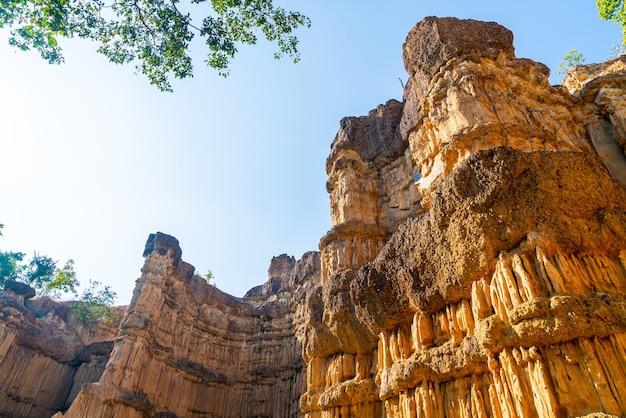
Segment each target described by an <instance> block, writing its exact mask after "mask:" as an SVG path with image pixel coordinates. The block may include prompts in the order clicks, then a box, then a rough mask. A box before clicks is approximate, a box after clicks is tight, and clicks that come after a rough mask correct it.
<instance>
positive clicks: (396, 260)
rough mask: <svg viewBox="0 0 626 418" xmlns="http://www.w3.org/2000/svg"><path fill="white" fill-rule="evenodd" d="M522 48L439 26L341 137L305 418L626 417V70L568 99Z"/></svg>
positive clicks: (416, 32)
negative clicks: (402, 79)
mask: <svg viewBox="0 0 626 418" xmlns="http://www.w3.org/2000/svg"><path fill="white" fill-rule="evenodd" d="M512 40H513V35H512V34H511V33H510V32H509V31H508V30H507V29H505V28H503V27H502V26H499V25H497V24H495V23H485V22H477V21H472V20H458V19H453V18H448V19H438V18H426V19H424V20H423V21H422V22H420V23H419V24H418V25H417V26H416V27H415V28H414V29H413V30H412V31H411V32H410V33H409V35H408V37H407V41H406V43H405V45H404V63H405V67H406V69H407V72H408V73H409V76H410V78H409V81H408V83H407V85H406V88H405V92H404V103H403V104H400V103H398V102H389V103H387V104H386V105H383V106H379V107H378V108H377V109H376V110H375V111H372V112H370V114H368V115H367V116H366V117H362V118H348V119H345V120H344V121H342V123H341V127H340V130H339V133H338V135H337V137H336V138H335V141H334V143H333V146H332V150H331V154H330V157H329V159H328V162H327V173H328V177H329V183H328V186H327V188H328V190H329V192H330V199H331V217H332V220H333V227H332V229H331V231H330V232H329V233H328V234H327V235H326V236H325V237H324V238H323V239H322V241H321V244H320V249H321V253H322V272H323V275H322V288H323V290H322V292H321V293H322V298H321V299H320V300H319V301H318V303H319V305H320V306H321V308H320V309H321V310H322V312H321V313H320V314H318V318H319V319H320V321H319V323H313V322H312V323H311V325H310V327H311V328H312V329H313V330H316V331H317V332H318V333H320V331H319V330H320V329H321V330H324V331H325V334H324V337H325V338H324V340H323V343H316V344H312V343H313V342H316V341H315V340H314V341H311V340H310V339H308V340H306V341H305V351H304V355H305V359H306V360H307V361H308V365H309V367H308V369H307V373H308V379H307V384H308V386H307V392H306V393H305V394H304V396H303V398H302V408H303V411H304V412H305V416H306V417H310V418H331V417H333V418H334V417H337V418H338V417H361V416H368V417H398V418H400V417H401V418H413V417H443V416H446V417H469V416H482V417H518V416H519V417H535V416H555V417H557V416H558V417H562V416H567V417H574V416H583V415H587V414H592V413H606V414H614V415H617V416H622V415H626V333H625V332H626V304H625V303H626V213H625V210H626V189H625V188H624V186H625V185H626V179H625V178H624V176H626V159H625V158H624V144H625V143H626V139H625V138H626V134H625V132H626V129H625V127H626V125H625V122H624V114H625V113H624V109H625V107H624V98H625V97H626V96H625V95H624V87H625V86H626V85H625V84H624V82H625V81H626V72H625V71H624V63H625V62H626V59H625V58H624V57H622V58H619V59H616V60H613V61H610V62H607V63H604V64H598V65H592V66H585V67H580V68H577V69H576V70H575V71H573V72H572V73H571V74H570V75H569V76H568V78H567V79H566V81H565V83H564V84H565V87H562V86H551V85H550V84H549V82H548V76H549V70H548V69H547V68H546V67H545V66H544V65H543V64H540V63H536V62H533V61H531V60H528V59H518V58H516V57H515V55H514V49H513V45H512ZM320 340H321V338H320Z"/></svg>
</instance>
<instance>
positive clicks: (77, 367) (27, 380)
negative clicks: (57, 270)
mask: <svg viewBox="0 0 626 418" xmlns="http://www.w3.org/2000/svg"><path fill="white" fill-rule="evenodd" d="M34 296H35V291H34V290H33V289H32V288H30V287H29V286H27V285H25V284H22V283H17V282H10V281H9V282H7V284H6V288H5V290H4V291H3V292H2V293H1V294H0V376H2V379H0V416H4V417H50V416H51V415H53V414H54V413H55V412H56V411H58V410H63V409H66V408H67V407H68V406H69V405H70V404H71V403H72V401H73V400H74V398H75V397H76V394H77V393H78V388H80V387H81V386H82V385H83V384H84V383H87V382H97V381H98V379H99V378H100V376H101V375H102V373H103V371H104V367H105V364H106V363H107V361H108V358H109V354H110V353H111V349H112V348H113V340H114V338H115V335H116V333H117V325H118V323H119V322H118V323H111V324H108V323H106V322H101V323H98V324H91V325H89V326H85V325H82V324H80V323H78V322H77V321H76V319H75V318H74V317H73V315H72V312H71V310H70V309H69V307H68V305H67V303H61V302H55V301H53V300H51V299H47V298H34ZM122 313H123V312H120V315H121V314H122Z"/></svg>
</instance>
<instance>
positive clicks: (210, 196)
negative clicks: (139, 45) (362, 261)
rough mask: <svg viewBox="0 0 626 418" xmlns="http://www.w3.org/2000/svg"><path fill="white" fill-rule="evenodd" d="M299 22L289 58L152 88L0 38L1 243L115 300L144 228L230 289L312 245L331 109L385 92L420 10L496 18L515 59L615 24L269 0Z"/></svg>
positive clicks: (484, 6) (585, 15) (138, 261)
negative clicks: (303, 19) (307, 22)
mask: <svg viewBox="0 0 626 418" xmlns="http://www.w3.org/2000/svg"><path fill="white" fill-rule="evenodd" d="M278 3H279V4H282V5H284V6H285V7H286V8H291V9H295V10H299V11H301V12H303V13H305V14H307V15H308V16H309V17H310V18H311V20H312V27H311V28H310V29H304V30H300V32H299V38H300V40H301V44H300V51H301V53H302V61H301V62H300V63H299V64H297V65H293V64H291V62H290V61H289V60H282V61H276V60H274V59H273V57H272V54H273V52H274V51H275V48H274V46H273V45H269V44H266V43H261V44H260V45H259V46H256V47H252V48H249V47H246V48H241V50H240V53H239V55H238V56H237V57H236V59H235V62H234V64H233V66H232V69H231V76H230V77H228V78H226V79H224V78H221V77H219V76H218V75H217V73H215V72H214V71H212V70H210V69H207V68H206V67H204V65H203V62H202V45H201V44H197V46H196V47H195V48H194V54H197V58H196V60H195V65H196V68H195V70H196V72H195V77H194V78H193V79H188V80H183V81H176V82H174V83H173V85H174V93H173V94H170V93H160V92H159V91H157V90H156V89H155V88H154V87H152V86H150V85H149V84H148V82H147V80H146V79H144V78H143V76H135V75H134V68H132V67H131V66H128V67H120V66H115V65H113V64H109V63H108V62H107V61H106V60H105V59H104V58H103V57H102V56H100V55H98V54H97V53H96V52H94V51H95V45H92V44H90V43H89V42H84V41H71V42H66V41H65V42H64V40H60V41H61V45H62V46H64V51H65V58H66V63H65V64H63V65H61V66H51V65H49V64H47V63H45V62H44V61H42V60H41V59H40V58H39V56H38V54H37V53H36V52H29V53H24V52H21V51H17V50H16V49H14V48H12V47H10V46H8V44H7V32H6V31H4V32H3V31H0V35H2V36H0V63H1V65H0V83H1V88H0V126H1V130H0V138H1V140H0V190H1V197H0V223H4V224H5V225H6V226H5V229H4V237H2V238H0V250H5V251H6V250H14V251H23V252H26V253H28V254H32V252H33V251H37V252H39V253H41V254H47V255H50V256H52V257H53V258H55V259H57V260H59V261H60V263H61V264H62V263H63V262H64V261H65V260H67V259H68V258H72V259H74V261H75V263H76V270H77V272H78V275H79V278H80V279H81V281H83V282H85V283H86V282H87V280H88V279H94V280H98V281H100V282H103V283H106V284H108V285H110V286H111V287H113V289H114V290H115V291H116V292H117V293H118V303H120V304H126V303H128V302H129V301H130V298H131V295H132V290H133V288H134V285H135V280H136V279H137V278H138V277H139V276H140V275H141V272H140V269H141V266H142V264H143V258H142V251H143V247H144V244H145V242H146V239H147V237H148V234H150V233H152V232H156V231H161V232H164V233H167V234H170V235H173V236H175V237H176V238H178V240H179V241H180V243H181V247H182V249H183V259H184V260H185V261H187V262H189V263H191V264H193V265H194V266H195V267H196V269H197V270H199V271H200V272H206V270H207V269H211V270H212V271H213V273H214V275H215V278H216V285H217V287H218V288H220V289H222V290H224V291H226V292H228V293H230V294H233V295H235V296H243V294H244V293H245V292H246V291H247V290H249V289H250V288H252V287H253V286H256V285H259V284H261V283H263V282H264V281H265V280H266V278H267V268H268V266H269V262H270V260H271V258H272V256H274V255H279V254H282V253H287V254H290V255H294V256H295V257H296V258H299V257H300V256H301V255H302V254H303V253H304V252H306V251H310V250H316V249H317V246H318V242H319V239H320V238H321V237H322V236H323V235H324V234H325V233H326V231H327V230H328V229H329V228H330V216H329V203H328V195H327V193H326V191H325V182H326V173H325V160H326V157H327V155H328V152H329V147H330V144H331V142H332V140H333V138H334V135H335V133H336V132H337V129H338V127H339V120H340V119H341V118H342V117H344V116H360V115H364V114H366V113H367V112H368V111H369V110H370V109H373V108H375V107H376V106H377V105H378V104H380V103H385V102H386V101H387V100H389V99H392V98H395V99H401V97H402V89H401V85H400V81H399V79H402V80H403V81H404V82H406V79H407V75H406V73H405V71H404V68H403V65H402V43H403V42H404V40H405V37H406V35H407V33H408V31H409V30H410V29H411V28H412V27H413V26H414V25H415V24H416V23H417V22H418V21H419V20H421V19H422V18H423V17H425V16H431V15H435V16H442V17H443V16H456V17H460V18H473V19H479V20H489V21H496V22H498V23H500V24H502V25H504V26H506V27H507V28H509V29H511V30H512V31H513V33H514V35H515V41H514V45H515V48H516V55H517V56H518V57H525V58H531V59H534V60H536V61H540V62H543V63H545V64H547V65H548V66H549V67H550V68H551V69H552V74H553V75H552V77H551V80H552V82H553V84H558V83H559V82H560V80H561V79H562V76H560V75H558V74H556V73H557V71H558V64H559V63H560V62H561V59H562V58H563V56H565V55H566V54H567V53H568V52H569V51H570V50H571V49H572V48H577V49H579V50H580V51H581V52H583V54H584V56H585V57H586V59H587V63H591V62H599V61H603V60H605V59H606V58H607V57H608V56H609V54H610V51H611V45H612V44H617V43H619V42H620V36H621V32H620V29H619V27H617V26H616V25H614V24H612V23H608V22H604V21H602V20H600V19H599V18H598V17H597V12H596V9H595V2H594V1H593V0H585V1H583V0H576V1H572V0H568V1H560V0H559V1H554V0H548V1H546V0H543V1H534V0H533V1H528V0H527V1H513V2H504V1H502V0H498V1H486V0H483V1H469V0H465V1H456V0H449V1H408V0H407V1H398V0H395V1H394V0H391V1H389V0H388V1H363V0H360V1H356V0H344V1H339V2H338V1H328V0H316V1H291V2H289V1H279V2H278Z"/></svg>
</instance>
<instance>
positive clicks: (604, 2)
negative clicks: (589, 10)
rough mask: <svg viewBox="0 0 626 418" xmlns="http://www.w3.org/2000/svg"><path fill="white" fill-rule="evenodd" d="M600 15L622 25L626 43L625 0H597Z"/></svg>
mask: <svg viewBox="0 0 626 418" xmlns="http://www.w3.org/2000/svg"><path fill="white" fill-rule="evenodd" d="M596 7H597V8H598V15H599V16H600V18H602V19H604V20H610V21H613V22H615V23H617V24H618V25H620V26H621V27H622V33H623V36H624V37H623V38H622V44H624V43H626V10H624V0H596Z"/></svg>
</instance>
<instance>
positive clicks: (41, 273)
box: [0, 251, 79, 297]
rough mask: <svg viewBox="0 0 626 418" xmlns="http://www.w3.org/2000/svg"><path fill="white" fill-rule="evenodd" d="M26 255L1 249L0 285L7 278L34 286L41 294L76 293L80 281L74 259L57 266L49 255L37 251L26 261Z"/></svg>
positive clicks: (2, 284) (55, 295)
mask: <svg viewBox="0 0 626 418" xmlns="http://www.w3.org/2000/svg"><path fill="white" fill-rule="evenodd" d="M25 255H26V254H24V253H21V252H13V251H0V286H4V283H5V282H6V281H7V280H14V281H19V282H22V283H26V284H28V285H30V286H32V287H33V288H34V289H35V291H36V292H37V294H38V295H40V296H54V297H60V296H62V295H63V294H67V293H72V294H76V288H77V287H78V286H79V282H78V279H77V278H76V272H75V271H74V261H73V260H68V261H67V262H66V263H65V264H64V265H63V267H57V262H56V261H54V260H53V259H52V258H50V257H48V256H45V255H39V254H37V253H35V254H34V255H33V257H32V258H31V259H30V261H28V262H26V261H25V260H24V257H25Z"/></svg>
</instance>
